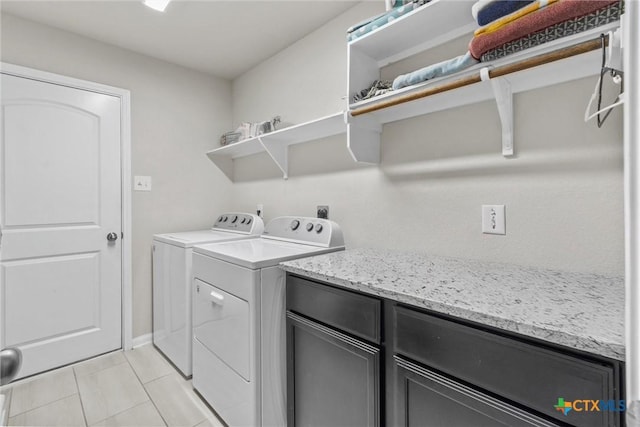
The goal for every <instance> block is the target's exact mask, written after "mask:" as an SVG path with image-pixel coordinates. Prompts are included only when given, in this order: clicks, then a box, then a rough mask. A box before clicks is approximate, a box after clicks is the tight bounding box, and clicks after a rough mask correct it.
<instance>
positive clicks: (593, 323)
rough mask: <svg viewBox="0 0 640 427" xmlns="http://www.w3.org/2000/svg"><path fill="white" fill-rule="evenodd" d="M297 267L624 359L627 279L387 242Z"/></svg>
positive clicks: (294, 265) (295, 265)
mask: <svg viewBox="0 0 640 427" xmlns="http://www.w3.org/2000/svg"><path fill="white" fill-rule="evenodd" d="M281 267H282V268H283V269H285V270H287V271H289V272H292V273H297V274H300V275H304V276H307V277H311V278H314V279H318V280H322V281H325V282H329V283H332V284H335V285H339V286H343V287H345V288H349V289H354V290H357V291H361V292H364V293H368V294H373V295H378V296H381V297H384V298H388V299H392V300H396V301H399V302H403V303H407V304H411V305H414V306H417V307H423V308H427V309H429V310H433V311H437V312H440V313H445V314H449V315H451V316H455V317H459V318H462V319H467V320H472V321H475V322H480V323H483V324H486V325H490V326H494V327H497V328H500V329H504V330H507V331H512V332H517V333H520V334H523V335H527V336H531V337H535V338H539V339H542V340H545V341H550V342H553V343H556V344H560V345H564V346H567V347H571V348H575V349H578V350H583V351H587V352H589V353H594V354H599V355H602V356H606V357H610V358H613V359H618V360H624V279H623V278H622V277H606V276H601V275H594V274H582V273H568V272H558V271H552V270H544V269H537V268H532V267H522V266H516V265H509V264H499V263H489V262H482V261H475V260H464V259H459V258H443V257H436V256H431V255H427V254H419V253H411V252H399V251H390V250H380V249H353V250H346V251H342V252H335V253H331V254H327V255H320V256H316V257H312V258H303V259H299V260H294V261H288V262H285V263H283V264H281Z"/></svg>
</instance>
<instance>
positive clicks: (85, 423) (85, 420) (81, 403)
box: [71, 368, 89, 427]
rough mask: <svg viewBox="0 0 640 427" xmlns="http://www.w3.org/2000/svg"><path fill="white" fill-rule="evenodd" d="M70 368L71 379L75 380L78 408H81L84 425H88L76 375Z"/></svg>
mask: <svg viewBox="0 0 640 427" xmlns="http://www.w3.org/2000/svg"><path fill="white" fill-rule="evenodd" d="M71 370H73V379H74V381H75V382H76V389H77V390H78V400H79V401H80V408H81V410H82V418H84V425H85V426H87V427H88V426H89V421H88V420H87V414H86V413H85V410H84V403H83V402H82V395H81V394H80V384H78V376H77V375H76V370H75V369H73V368H71Z"/></svg>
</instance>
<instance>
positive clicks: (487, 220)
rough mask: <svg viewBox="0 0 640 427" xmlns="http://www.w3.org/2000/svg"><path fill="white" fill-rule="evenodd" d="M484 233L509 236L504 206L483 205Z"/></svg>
mask: <svg viewBox="0 0 640 427" xmlns="http://www.w3.org/2000/svg"><path fill="white" fill-rule="evenodd" d="M482 232H483V233H485V234H507V232H506V227H505V209H504V205H482Z"/></svg>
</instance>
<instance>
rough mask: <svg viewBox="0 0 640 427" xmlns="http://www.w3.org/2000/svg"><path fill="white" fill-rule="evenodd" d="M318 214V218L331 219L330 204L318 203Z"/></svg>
mask: <svg viewBox="0 0 640 427" xmlns="http://www.w3.org/2000/svg"><path fill="white" fill-rule="evenodd" d="M316 216H317V217H318V218H324V219H329V206H327V205H318V207H317V208H316Z"/></svg>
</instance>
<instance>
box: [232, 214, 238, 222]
mask: <svg viewBox="0 0 640 427" xmlns="http://www.w3.org/2000/svg"><path fill="white" fill-rule="evenodd" d="M237 220H238V215H234V216H233V219H232V220H231V223H232V224H235V222H236V221H237Z"/></svg>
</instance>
